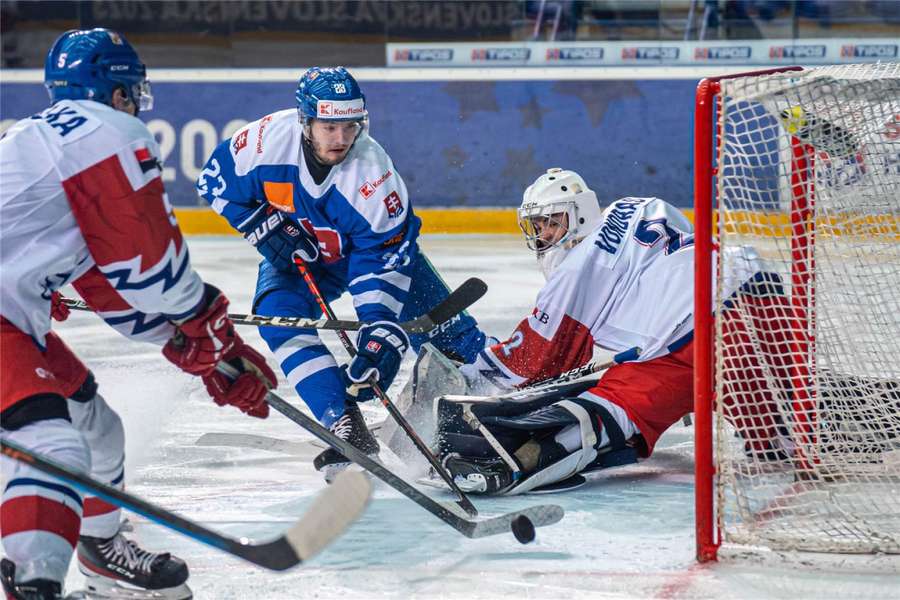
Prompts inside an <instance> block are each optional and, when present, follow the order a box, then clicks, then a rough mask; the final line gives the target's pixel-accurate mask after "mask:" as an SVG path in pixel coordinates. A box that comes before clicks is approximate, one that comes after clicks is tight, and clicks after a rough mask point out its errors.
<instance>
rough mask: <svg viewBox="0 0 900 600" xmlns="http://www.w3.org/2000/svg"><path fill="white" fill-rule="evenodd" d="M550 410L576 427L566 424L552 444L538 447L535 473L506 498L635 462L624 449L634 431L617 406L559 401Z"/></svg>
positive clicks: (591, 400)
mask: <svg viewBox="0 0 900 600" xmlns="http://www.w3.org/2000/svg"><path fill="white" fill-rule="evenodd" d="M553 406H556V407H558V409H563V410H565V411H566V412H568V413H569V414H570V415H571V416H572V418H574V419H575V420H576V421H577V424H571V423H569V424H567V425H566V426H565V427H564V428H563V429H562V430H561V431H559V432H558V433H557V434H556V435H555V436H553V438H552V441H551V440H545V441H544V442H542V443H541V457H540V460H539V462H538V465H537V470H536V471H534V472H533V473H531V474H529V475H527V476H526V477H524V478H523V479H521V480H520V481H518V482H516V483H515V484H514V485H513V486H511V487H510V488H509V489H508V490H507V491H506V494H507V495H514V494H522V493H525V492H529V491H533V490H538V491H540V490H539V488H544V487H546V486H551V485H554V484H557V483H559V482H562V481H565V480H567V479H570V478H571V477H573V476H574V475H576V474H578V473H581V472H583V471H592V470H597V469H603V468H607V467H613V466H619V465H624V464H631V463H634V462H637V451H636V449H635V448H631V447H628V445H627V439H628V438H630V437H632V436H633V435H634V434H635V433H637V428H636V427H635V426H634V424H633V423H632V422H631V421H630V420H629V419H628V417H627V415H625V411H623V410H622V409H621V408H620V407H619V406H617V405H615V404H613V403H612V402H609V401H608V400H605V399H602V398H595V397H590V398H589V399H588V398H573V399H570V400H562V401H560V402H557V403H556V404H554V405H553ZM548 408H549V407H548ZM536 412H537V411H536ZM540 412H545V414H546V411H544V410H543V409H542V410H541V411H540ZM620 422H621V423H622V424H624V427H623V426H622V424H620ZM548 442H549V443H548ZM554 449H555V451H554ZM520 450H521V449H520ZM516 454H517V456H518V455H519V454H520V452H517V453H516Z"/></svg>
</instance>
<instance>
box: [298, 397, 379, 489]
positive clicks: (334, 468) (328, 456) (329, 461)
mask: <svg viewBox="0 0 900 600" xmlns="http://www.w3.org/2000/svg"><path fill="white" fill-rule="evenodd" d="M331 433H333V434H334V435H336V436H337V437H339V438H341V439H342V440H346V441H348V442H350V443H351V444H353V445H354V446H356V447H357V448H359V449H360V450H362V451H363V452H365V453H366V454H368V455H369V456H377V455H378V452H379V450H380V449H381V447H380V446H379V445H378V440H376V439H375V436H373V435H372V432H371V431H369V428H368V427H367V426H366V420H365V419H364V418H363V416H362V412H360V410H359V406H358V405H357V404H356V402H348V403H347V406H346V407H345V408H344V414H343V415H341V418H340V419H338V420H337V421H335V422H334V423H333V424H332V425H331ZM349 465H350V461H349V460H347V459H346V458H344V455H343V454H341V453H340V452H338V451H337V450H335V449H334V448H328V449H327V450H324V451H323V452H322V453H320V454H319V455H318V456H317V457H316V458H315V459H314V460H313V466H314V467H315V468H316V471H323V472H324V474H325V481H326V482H328V483H331V482H332V481H333V480H334V478H335V477H337V476H338V473H340V472H341V471H343V470H344V469H346V468H347V466H349Z"/></svg>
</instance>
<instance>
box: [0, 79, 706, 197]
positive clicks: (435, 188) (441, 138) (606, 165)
mask: <svg viewBox="0 0 900 600" xmlns="http://www.w3.org/2000/svg"><path fill="white" fill-rule="evenodd" d="M232 73H233V74H236V76H240V71H233V72H232ZM151 77H152V72H151ZM526 77H527V76H523V79H522V80H471V79H467V80H444V81H440V80H428V81H422V80H412V81H409V80H392V81H372V80H366V81H363V82H362V87H363V91H364V92H365V94H366V96H367V99H368V107H369V113H370V118H371V135H372V136H373V137H374V138H375V139H376V140H377V141H378V142H379V143H380V144H381V145H382V146H384V148H385V149H386V150H387V151H388V153H389V154H390V155H391V157H392V158H393V161H394V164H395V166H396V169H397V172H398V173H400V174H401V175H402V177H403V178H404V179H405V180H406V183H407V185H408V187H409V190H410V194H411V197H412V199H413V201H414V202H415V203H416V204H417V205H418V206H424V207H437V206H440V207H480V206H510V207H511V206H516V205H518V204H519V202H520V201H521V197H522V192H523V190H524V188H525V187H526V186H527V185H529V184H530V183H531V182H532V181H534V179H535V178H536V177H537V176H538V175H540V174H541V173H542V172H544V171H545V170H546V169H547V168H549V167H564V168H568V169H574V170H576V171H578V172H580V173H581V174H582V175H583V176H584V177H585V179H586V180H587V181H588V183H589V185H591V186H592V187H593V188H594V189H595V191H596V192H597V194H598V196H599V197H600V198H602V199H603V200H604V201H609V200H612V199H615V198H618V197H622V196H629V195H630V196H659V197H662V198H664V199H666V200H668V201H670V202H672V203H674V204H676V205H678V206H682V207H689V206H690V205H691V203H692V197H691V190H692V130H693V106H694V89H695V86H696V80H695V79H648V80H642V79H639V78H635V77H640V75H639V74H634V73H623V74H622V78H621V79H597V80H588V79H585V80H578V79H565V80H564V79H560V80H552V79H549V80H548V79H543V80H526ZM248 79H252V77H251V76H249V75H248V77H247V79H244V80H229V81H202V80H201V81H196V82H185V81H154V83H153V92H154V96H155V100H156V102H155V104H156V107H155V108H154V109H153V111H152V112H148V113H146V114H144V115H142V116H141V117H142V118H143V119H144V120H145V122H147V124H148V127H150V129H151V131H153V133H154V134H155V135H156V137H157V139H158V140H159V142H160V146H161V150H162V154H163V159H164V163H165V172H164V174H163V177H164V180H165V183H166V185H167V189H168V190H169V196H170V198H171V200H172V203H173V204H175V205H177V206H192V205H197V204H198V198H197V195H196V194H195V192H194V189H193V186H194V181H195V179H196V177H197V175H198V174H199V172H200V169H201V168H202V166H203V164H204V162H205V160H206V158H207V156H208V155H209V154H210V152H211V151H212V150H213V148H214V147H215V145H216V144H217V143H219V142H220V141H221V140H222V139H225V138H228V137H230V136H231V135H232V134H233V133H234V132H235V131H236V130H238V129H239V128H240V127H242V126H243V125H244V124H245V123H246V122H249V121H252V120H255V119H258V118H260V117H262V116H264V115H266V114H268V113H270V112H273V111H276V110H280V109H283V108H289V107H292V106H294V87H295V83H294V82H293V81H291V80H288V79H286V80H284V81H261V82H259V81H251V80H248ZM47 103H48V100H47V94H46V92H45V90H44V89H43V87H42V86H41V85H40V84H39V83H35V82H33V80H32V82H29V83H25V82H22V83H18V82H10V81H9V79H8V78H5V81H4V83H3V84H2V85H0V119H2V120H3V126H4V127H7V126H9V125H10V124H11V123H12V122H13V121H14V120H17V119H20V118H23V117H26V116H28V115H30V114H33V113H34V112H37V111H39V110H41V109H43V108H44V107H45V106H46V105H47Z"/></svg>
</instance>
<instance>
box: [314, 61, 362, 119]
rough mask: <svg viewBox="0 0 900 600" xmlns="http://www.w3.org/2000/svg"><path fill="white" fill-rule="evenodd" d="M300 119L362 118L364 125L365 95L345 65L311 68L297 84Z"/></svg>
mask: <svg viewBox="0 0 900 600" xmlns="http://www.w3.org/2000/svg"><path fill="white" fill-rule="evenodd" d="M296 96H297V110H298V111H299V112H300V122H301V123H303V124H307V123H308V122H309V120H310V119H323V120H329V121H362V122H363V124H364V125H365V124H367V122H368V118H369V113H368V111H367V110H366V96H365V94H363V93H362V90H361V89H359V84H358V83H357V82H356V79H354V78H353V75H351V74H350V73H349V72H348V71H347V69H345V68H344V67H313V68H311V69H309V70H308V71H306V73H304V74H303V76H302V77H301V78H300V82H299V84H298V85H297V94H296Z"/></svg>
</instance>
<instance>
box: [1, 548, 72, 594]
mask: <svg viewBox="0 0 900 600" xmlns="http://www.w3.org/2000/svg"><path fill="white" fill-rule="evenodd" d="M0 582H2V584H3V591H4V592H5V594H6V597H7V598H12V599H13V600H63V595H62V585H61V584H60V583H59V582H57V581H50V580H49V579H32V580H31V581H22V582H19V583H16V565H15V563H14V562H13V561H11V560H9V559H7V558H4V559H2V560H0ZM75 597H78V596H75ZM73 598H74V597H73Z"/></svg>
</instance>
